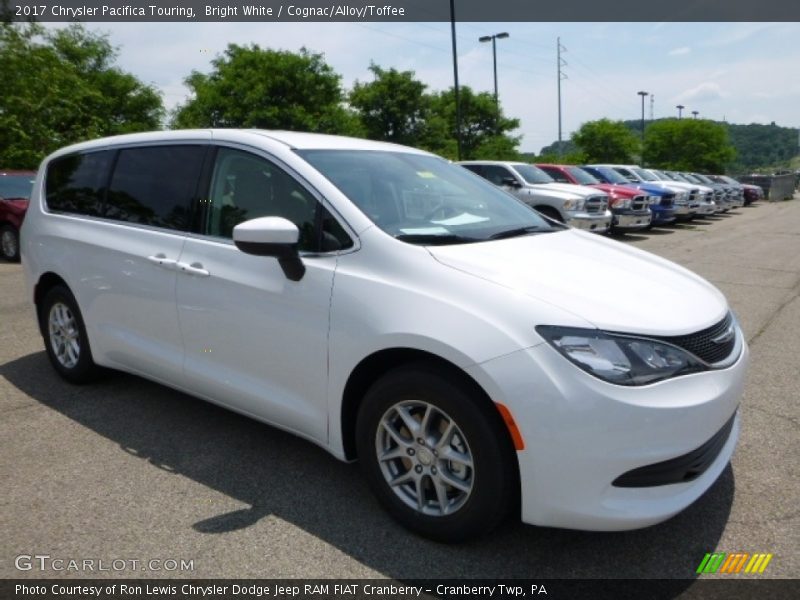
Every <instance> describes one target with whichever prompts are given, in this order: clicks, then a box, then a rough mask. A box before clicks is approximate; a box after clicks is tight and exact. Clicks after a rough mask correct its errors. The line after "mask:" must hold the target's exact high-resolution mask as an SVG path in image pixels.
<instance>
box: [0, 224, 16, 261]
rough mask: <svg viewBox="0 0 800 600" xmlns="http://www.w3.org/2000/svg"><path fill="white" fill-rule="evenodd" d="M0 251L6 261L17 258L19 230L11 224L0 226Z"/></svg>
mask: <svg viewBox="0 0 800 600" xmlns="http://www.w3.org/2000/svg"><path fill="white" fill-rule="evenodd" d="M0 253H2V256H3V258H5V259H6V260H8V261H12V262H16V261H18V260H19V232H18V231H17V230H16V229H14V227H12V226H11V225H3V226H2V227H0Z"/></svg>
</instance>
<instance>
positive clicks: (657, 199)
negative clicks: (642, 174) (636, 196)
mask: <svg viewBox="0 0 800 600" xmlns="http://www.w3.org/2000/svg"><path fill="white" fill-rule="evenodd" d="M647 200H648V202H647V203H648V204H649V205H650V206H655V205H657V204H660V203H661V196H648V197H647Z"/></svg>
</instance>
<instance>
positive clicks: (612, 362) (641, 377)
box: [536, 325, 707, 385]
mask: <svg viewBox="0 0 800 600" xmlns="http://www.w3.org/2000/svg"><path fill="white" fill-rule="evenodd" d="M536 331H537V332H538V333H539V335H541V336H542V337H543V338H544V339H545V340H547V341H548V342H549V343H550V345H551V346H553V348H555V349H556V350H558V352H560V353H561V354H562V355H563V356H564V357H565V358H567V359H568V360H569V361H570V362H572V363H573V364H575V365H576V366H578V367H580V368H581V369H583V370H584V371H586V372H587V373H589V374H590V375H594V376H595V377H597V378H598V379H602V380H603V381H608V382H609V383H615V384H617V385H646V384H648V383H653V382H655V381H660V380H662V379H669V378H670V377H677V376H678V375H686V374H688V373H696V372H697V371H704V370H706V369H707V367H706V365H704V364H703V363H701V362H700V361H699V360H698V359H696V358H694V357H693V356H692V355H690V354H688V353H687V352H685V351H683V350H681V349H680V348H677V347H676V346H671V345H669V344H664V343H661V342H657V341H655V340H650V339H646V338H636V337H627V336H621V335H612V334H609V333H605V332H603V331H600V330H599V329H578V328H574V327H554V326H550V325H540V326H538V327H537V328H536Z"/></svg>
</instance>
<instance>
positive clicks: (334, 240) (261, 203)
mask: <svg viewBox="0 0 800 600" xmlns="http://www.w3.org/2000/svg"><path fill="white" fill-rule="evenodd" d="M208 199H209V201H208V209H207V213H206V217H205V225H204V228H203V233H205V234H206V235H210V236H214V237H221V238H226V239H230V238H231V237H232V236H233V228H234V227H235V226H236V225H238V224H239V223H242V222H244V221H248V220H250V219H257V218H259V217H283V218H285V219H288V220H289V221H291V222H292V223H294V224H295V225H296V226H297V229H299V230H300V239H299V244H298V248H299V249H300V250H303V251H319V250H321V251H331V250H339V249H342V248H348V247H350V246H351V245H352V241H351V240H350V239H349V237H348V236H347V234H346V233H345V231H344V229H343V228H342V226H341V225H340V224H339V223H338V221H336V219H335V218H333V216H332V215H331V214H330V213H329V212H328V211H327V210H325V209H324V207H322V206H321V205H320V204H319V202H318V201H317V199H316V198H314V196H313V195H312V194H311V193H310V192H309V191H308V190H307V189H306V188H305V187H304V186H303V185H301V184H300V183H299V182H298V181H297V180H296V179H294V178H293V177H292V176H291V175H289V174H288V173H286V172H285V171H284V170H283V169H281V168H279V167H277V166H276V165H274V164H273V163H271V162H269V161H267V160H265V159H263V158H261V157H259V156H255V155H253V154H249V153H247V152H243V151H241V150H234V149H231V148H220V149H219V151H218V153H217V157H216V161H215V163H214V171H213V175H212V178H211V187H210V190H209V198H208ZM318 220H319V226H318Z"/></svg>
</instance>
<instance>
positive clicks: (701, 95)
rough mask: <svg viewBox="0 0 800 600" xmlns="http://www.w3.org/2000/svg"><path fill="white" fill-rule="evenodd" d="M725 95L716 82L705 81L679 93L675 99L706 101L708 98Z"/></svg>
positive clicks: (714, 98)
mask: <svg viewBox="0 0 800 600" xmlns="http://www.w3.org/2000/svg"><path fill="white" fill-rule="evenodd" d="M726 96H727V94H726V93H725V92H724V91H723V90H722V88H721V87H720V85H719V84H718V83H714V82H712V81H706V82H705V83H701V84H700V85H696V86H695V87H693V88H690V89H688V90H686V91H684V92H683V93H681V94H679V95H678V98H677V100H678V101H679V102H708V101H710V100H721V99H722V98H725V97H726Z"/></svg>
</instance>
